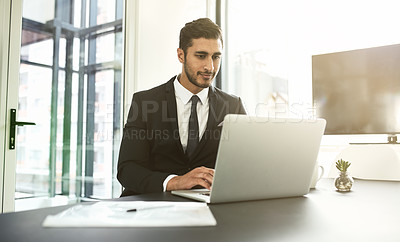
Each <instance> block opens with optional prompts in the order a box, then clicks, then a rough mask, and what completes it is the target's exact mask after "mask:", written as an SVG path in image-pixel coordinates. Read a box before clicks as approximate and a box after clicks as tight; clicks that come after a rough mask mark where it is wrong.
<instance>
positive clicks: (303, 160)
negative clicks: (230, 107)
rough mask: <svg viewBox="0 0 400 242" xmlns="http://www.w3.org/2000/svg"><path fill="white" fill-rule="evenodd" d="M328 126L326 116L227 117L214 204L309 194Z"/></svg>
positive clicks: (213, 191) (212, 197) (213, 198)
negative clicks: (307, 117)
mask: <svg viewBox="0 0 400 242" xmlns="http://www.w3.org/2000/svg"><path fill="white" fill-rule="evenodd" d="M325 125H326V121H325V120H323V119H313V120H306V119H271V118H268V117H254V116H246V115H233V114H230V115H227V116H226V117H225V119H224V122H223V128H222V136H221V141H220V146H219V150H218V155H217V160H216V167H215V174H214V181H213V186H212V191H211V196H210V202H211V203H219V202H233V201H245V200H257V199H268V198H281V197H291V196H301V195H304V194H307V193H308V192H309V185H310V182H311V177H312V174H313V171H314V166H315V163H316V160H317V156H318V151H319V147H320V142H321V138H322V135H323V133H324V130H325Z"/></svg>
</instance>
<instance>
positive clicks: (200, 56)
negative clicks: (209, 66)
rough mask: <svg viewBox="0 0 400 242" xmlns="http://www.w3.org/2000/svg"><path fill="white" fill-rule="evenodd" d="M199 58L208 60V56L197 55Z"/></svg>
mask: <svg viewBox="0 0 400 242" xmlns="http://www.w3.org/2000/svg"><path fill="white" fill-rule="evenodd" d="M197 57H199V58H200V59H204V58H206V56H205V55H197Z"/></svg>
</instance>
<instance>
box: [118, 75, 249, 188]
mask: <svg viewBox="0 0 400 242" xmlns="http://www.w3.org/2000/svg"><path fill="white" fill-rule="evenodd" d="M174 80H175V77H173V78H172V79H171V80H169V81H168V82H167V83H165V84H163V85H160V86H158V87H155V88H153V89H150V90H147V91H142V92H138V93H135V94H134V95H133V99H132V104H131V108H130V110H129V114H128V119H127V122H126V124H125V127H124V132H123V137H122V142H121V146H120V152H119V159H118V174H117V178H118V180H119V182H120V183H121V185H122V186H123V187H124V191H123V192H122V195H121V196H128V195H134V194H141V193H151V192H162V190H163V182H164V180H165V179H166V178H167V176H168V175H171V174H176V175H183V174H185V173H187V172H188V171H190V170H192V169H193V168H196V167H199V166H206V167H209V168H214V167H215V160H216V155H217V150H218V144H219V139H220V135H221V129H222V127H221V125H219V124H220V123H221V122H222V121H223V119H224V117H225V115H226V114H229V113H236V114H245V113H246V112H245V109H244V106H243V103H242V101H241V100H240V98H238V97H235V96H232V95H229V94H226V93H224V92H222V91H221V90H219V89H217V88H215V87H210V89H209V94H208V97H209V115H208V121H207V127H206V131H205V133H204V135H203V137H202V139H201V140H200V143H199V145H198V146H197V147H196V150H195V151H194V154H193V156H192V158H191V159H189V158H188V157H187V156H186V155H185V153H184V150H183V148H182V144H181V142H180V137H179V129H178V119H177V108H176V98H175V91H174V85H173V82H174Z"/></svg>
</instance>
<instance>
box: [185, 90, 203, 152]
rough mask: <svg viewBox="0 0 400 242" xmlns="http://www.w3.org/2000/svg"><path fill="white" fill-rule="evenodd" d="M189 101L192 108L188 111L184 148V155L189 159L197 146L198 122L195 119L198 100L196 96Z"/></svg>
mask: <svg viewBox="0 0 400 242" xmlns="http://www.w3.org/2000/svg"><path fill="white" fill-rule="evenodd" d="M190 100H191V101H192V108H191V111H190V118H189V131H188V142H187V147H186V154H187V155H188V156H189V157H190V156H191V155H192V154H193V151H194V150H195V149H196V146H197V145H198V144H199V122H198V119H197V102H198V101H199V100H200V99H199V97H198V96H196V95H193V96H192V98H191V99H190Z"/></svg>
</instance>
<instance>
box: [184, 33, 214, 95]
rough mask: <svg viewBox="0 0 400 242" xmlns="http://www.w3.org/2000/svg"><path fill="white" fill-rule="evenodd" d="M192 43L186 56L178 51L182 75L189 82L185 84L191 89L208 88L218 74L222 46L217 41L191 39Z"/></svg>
mask: <svg viewBox="0 0 400 242" xmlns="http://www.w3.org/2000/svg"><path fill="white" fill-rule="evenodd" d="M192 42H193V45H192V46H191V47H189V48H188V49H187V51H186V52H187V53H186V56H185V55H184V53H183V50H181V49H178V56H179V60H180V62H181V63H182V64H183V69H184V73H182V75H183V76H184V77H187V79H188V80H189V82H190V84H189V83H187V84H189V85H190V86H192V88H193V89H196V90H201V89H203V88H207V87H209V86H210V85H211V83H212V81H213V79H214V77H215V76H216V75H217V74H218V71H219V67H220V63H221V54H222V44H221V41H220V40H219V39H205V38H200V39H193V41H192ZM183 81H185V80H183ZM182 84H184V83H182ZM189 90H190V89H189Z"/></svg>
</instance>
